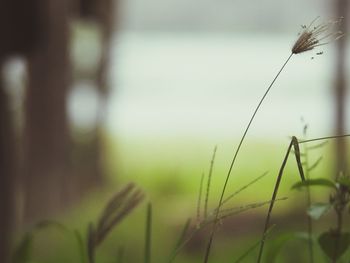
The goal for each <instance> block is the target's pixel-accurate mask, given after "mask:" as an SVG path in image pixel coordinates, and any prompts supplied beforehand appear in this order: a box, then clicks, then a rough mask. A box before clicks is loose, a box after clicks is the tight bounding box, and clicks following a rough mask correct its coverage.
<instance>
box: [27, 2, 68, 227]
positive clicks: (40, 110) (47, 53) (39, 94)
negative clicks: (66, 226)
mask: <svg viewBox="0 0 350 263" xmlns="http://www.w3.org/2000/svg"><path fill="white" fill-rule="evenodd" d="M39 4H40V7H41V9H40V13H39V14H38V15H39V16H40V18H41V21H42V23H43V24H44V25H45V27H44V28H42V30H41V31H40V40H41V41H40V42H39V43H38V44H37V45H36V46H35V48H34V49H33V50H32V51H31V52H30V53H29V54H28V87H27V92H26V101H25V130H24V143H25V149H24V171H23V173H24V191H25V211H24V217H25V220H26V221H27V222H28V221H29V222H30V221H36V220H38V219H41V218H42V217H43V216H47V215H50V214H52V213H53V212H54V211H56V210H58V209H61V208H62V207H63V206H64V205H65V201H66V197H67V196H68V194H69V191H70V189H69V185H70V184H69V174H68V172H69V169H68V167H69V133H68V124H67V116H66V96H67V89H68V87H69V83H70V67H69V51H68V44H69V43H68V40H69V28H68V13H69V10H68V2H67V0H40V1H39Z"/></svg>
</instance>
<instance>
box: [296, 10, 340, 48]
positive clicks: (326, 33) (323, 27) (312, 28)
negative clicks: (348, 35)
mask: <svg viewBox="0 0 350 263" xmlns="http://www.w3.org/2000/svg"><path fill="white" fill-rule="evenodd" d="M317 19H318V17H317V18H316V19H314V20H313V21H312V22H311V23H310V25H309V26H306V25H302V26H301V27H302V31H301V33H299V38H298V39H297V41H296V42H295V44H294V45H293V48H292V53H293V54H300V53H303V52H306V51H309V50H312V49H314V48H315V47H319V46H323V45H326V44H328V43H329V42H331V41H333V40H337V39H339V38H341V37H342V36H343V35H344V34H343V33H342V32H341V31H337V32H333V28H334V26H335V25H336V24H339V23H340V22H341V21H342V19H343V18H342V17H341V18H339V19H337V20H334V21H329V22H327V23H321V24H318V25H314V24H315V22H316V20H317Z"/></svg>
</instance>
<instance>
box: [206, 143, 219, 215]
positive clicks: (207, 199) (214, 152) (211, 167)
mask: <svg viewBox="0 0 350 263" xmlns="http://www.w3.org/2000/svg"><path fill="white" fill-rule="evenodd" d="M216 150H217V146H215V148H214V151H213V156H212V158H211V161H210V168H209V175H208V182H207V191H206V194H205V202H204V218H206V217H207V216H208V201H209V191H210V185H211V178H212V174H213V168H214V162H215V155H216Z"/></svg>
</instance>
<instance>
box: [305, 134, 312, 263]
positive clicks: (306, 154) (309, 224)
mask: <svg viewBox="0 0 350 263" xmlns="http://www.w3.org/2000/svg"><path fill="white" fill-rule="evenodd" d="M304 136H305V137H306V130H305V132H304ZM303 148H304V154H305V168H306V171H305V177H306V179H307V180H309V179H310V173H309V169H310V166H309V151H308V148H307V146H305V145H304V147H303ZM306 200H307V207H310V205H311V191H310V188H309V187H307V189H306ZM307 232H308V247H309V256H310V263H313V262H314V248H313V243H312V235H313V227H312V220H311V217H310V216H309V215H307Z"/></svg>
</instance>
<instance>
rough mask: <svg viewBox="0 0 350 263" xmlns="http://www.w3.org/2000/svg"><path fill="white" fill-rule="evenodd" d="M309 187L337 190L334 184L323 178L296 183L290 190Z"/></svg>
mask: <svg viewBox="0 0 350 263" xmlns="http://www.w3.org/2000/svg"><path fill="white" fill-rule="evenodd" d="M309 186H325V187H330V188H334V189H337V186H336V185H335V183H333V182H332V181H331V180H328V179H325V178H316V179H307V180H305V181H301V182H297V183H295V184H294V185H293V186H292V189H301V188H303V187H309Z"/></svg>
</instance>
